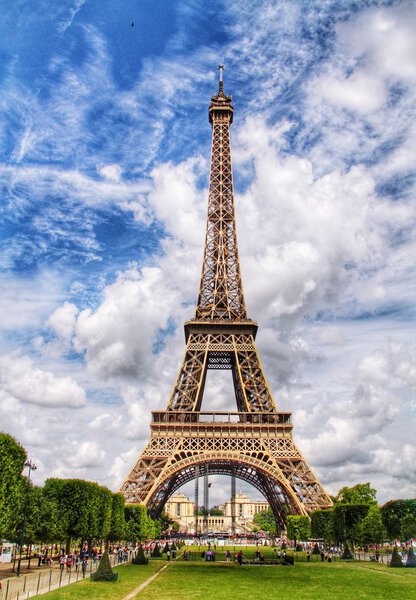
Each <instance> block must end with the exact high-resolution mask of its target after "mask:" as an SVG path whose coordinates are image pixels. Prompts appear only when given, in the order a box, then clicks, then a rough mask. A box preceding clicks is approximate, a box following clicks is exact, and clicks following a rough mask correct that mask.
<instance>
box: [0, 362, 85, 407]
mask: <svg viewBox="0 0 416 600" xmlns="http://www.w3.org/2000/svg"><path fill="white" fill-rule="evenodd" d="M0 385H1V388H2V389H3V390H4V391H5V392H7V393H8V394H10V395H11V396H13V397H14V398H16V399H17V400H20V401H21V402H29V403H32V404H41V405H45V406H50V407H55V408H60V407H66V406H72V407H74V408H77V407H81V406H84V405H85V401H86V399H85V392H84V390H83V389H82V388H81V387H80V386H79V385H78V384H77V383H76V382H75V381H74V380H73V379H72V378H71V377H56V376H55V375H54V374H53V373H51V372H49V371H43V370H41V369H38V368H36V367H34V366H33V363H32V361H31V359H30V358H28V357H25V356H19V355H17V354H15V355H3V356H1V357H0Z"/></svg>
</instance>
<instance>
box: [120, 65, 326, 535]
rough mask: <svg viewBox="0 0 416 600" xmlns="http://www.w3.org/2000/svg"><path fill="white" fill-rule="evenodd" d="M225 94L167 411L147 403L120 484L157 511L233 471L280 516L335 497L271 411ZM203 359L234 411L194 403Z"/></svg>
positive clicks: (280, 416)
mask: <svg viewBox="0 0 416 600" xmlns="http://www.w3.org/2000/svg"><path fill="white" fill-rule="evenodd" d="M231 100H232V99H231V97H230V96H226V95H225V94H224V92H223V83H222V68H220V83H219V90H218V94H217V95H216V96H213V97H212V99H211V104H210V107H209V121H210V123H211V125H212V155H211V170H210V184H209V199H208V218H207V229H206V240H205V252H204V260H203V266H202V275H201V282H200V288H199V295H198V302H197V307H196V313H195V318H194V319H192V320H191V321H188V322H187V323H185V338H186V350H185V356H184V359H183V362H182V365H181V368H180V370H179V374H178V377H177V379H176V382H175V385H174V387H173V391H172V394H171V396H170V399H169V402H168V404H167V407H166V410H165V411H158V412H153V413H152V423H151V437H150V441H149V442H148V444H147V445H146V447H145V449H144V450H143V452H142V454H141V455H140V457H139V459H138V461H137V463H136V465H135V466H134V467H133V469H132V471H131V473H130V474H129V476H128V477H127V479H126V480H125V481H124V483H123V485H122V487H121V492H122V493H123V494H124V496H125V498H126V501H127V502H129V503H134V502H140V503H143V504H145V505H146V506H147V507H148V509H149V512H150V513H151V514H152V515H153V516H158V515H159V514H160V513H161V511H162V509H163V507H164V505H165V503H166V501H167V500H168V498H169V497H170V496H171V495H172V494H173V493H174V492H175V491H176V490H177V489H178V488H179V487H181V486H182V485H184V484H185V483H187V482H189V481H191V480H193V479H195V478H196V477H203V476H204V475H205V473H207V472H208V469H209V473H210V474H225V475H231V476H233V477H238V478H240V479H243V480H244V481H247V482H248V483H250V484H251V485H253V486H254V487H255V488H257V489H258V490H259V491H260V492H261V493H262V494H263V495H264V496H265V498H266V499H267V500H268V502H269V503H270V506H271V508H272V510H273V512H274V515H275V517H276V522H277V524H278V525H280V526H283V525H284V523H285V520H286V516H287V515H288V514H298V515H307V514H309V513H310V512H311V511H313V510H317V509H321V508H327V507H329V506H331V505H332V502H331V499H330V498H329V496H328V495H327V494H326V492H325V491H324V489H323V488H322V486H321V484H320V483H319V481H318V480H317V478H316V477H315V475H314V474H313V472H312V470H311V469H310V467H309V466H308V464H307V462H306V461H305V459H304V458H303V456H302V455H301V453H300V452H299V450H298V449H297V447H296V445H295V444H294V442H293V439H292V423H291V415H290V413H284V412H278V411H277V408H276V405H275V402H274V400H273V397H272V393H271V391H270V388H269V386H268V383H267V380H266V377H265V375H264V372H263V368H262V365H261V362H260V359H259V356H258V354H257V349H256V345H255V337H256V333H257V324H256V323H255V322H254V321H251V320H250V319H249V318H248V317H247V311H246V306H245V302H244V295H243V287H242V282H241V275H240V264H239V258H238V245H237V235H236V221H235V211H234V192H233V178H232V165H231V144H230V125H231V123H232V121H233V107H232V104H231ZM208 369H230V370H231V371H232V377H233V383H234V393H235V399H236V403H237V410H238V412H235V413H218V412H216V413H207V412H201V403H202V398H203V394H204V386H205V380H206V375H207V370H208Z"/></svg>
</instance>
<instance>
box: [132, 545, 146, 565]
mask: <svg viewBox="0 0 416 600" xmlns="http://www.w3.org/2000/svg"><path fill="white" fill-rule="evenodd" d="M131 562H132V564H133V565H147V563H148V562H149V559H148V558H146V557H145V555H144V550H143V546H142V545H141V544H140V546H139V548H138V550H137V554H136V556H135V557H134V558H133V560H132V561H131Z"/></svg>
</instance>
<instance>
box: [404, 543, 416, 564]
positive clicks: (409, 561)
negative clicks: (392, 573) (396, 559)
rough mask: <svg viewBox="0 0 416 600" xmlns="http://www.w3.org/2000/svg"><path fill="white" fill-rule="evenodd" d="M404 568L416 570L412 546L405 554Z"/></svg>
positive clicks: (415, 559)
mask: <svg viewBox="0 0 416 600" xmlns="http://www.w3.org/2000/svg"><path fill="white" fill-rule="evenodd" d="M406 567H411V568H416V556H415V552H414V550H413V546H410V548H409V552H408V553H407V559H406Z"/></svg>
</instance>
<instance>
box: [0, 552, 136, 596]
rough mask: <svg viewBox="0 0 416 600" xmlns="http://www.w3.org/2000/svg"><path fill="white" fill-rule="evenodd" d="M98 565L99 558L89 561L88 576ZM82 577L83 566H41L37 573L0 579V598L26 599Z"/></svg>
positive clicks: (113, 558) (112, 559) (113, 561)
mask: <svg viewBox="0 0 416 600" xmlns="http://www.w3.org/2000/svg"><path fill="white" fill-rule="evenodd" d="M109 558H110V563H111V566H112V567H114V566H117V564H118V563H117V557H116V556H115V555H114V554H111V555H110V556H109ZM33 562H36V561H33ZM121 564H127V563H121ZM98 565H99V561H98V560H97V561H96V562H95V563H94V561H89V564H88V569H87V574H86V576H87V577H88V576H89V575H90V574H91V573H94V572H95V571H96V570H97V569H98ZM80 579H82V571H81V568H80V569H79V570H78V571H75V570H72V571H67V570H64V571H61V570H60V568H59V565H56V566H55V568H52V569H50V568H48V567H40V569H39V570H38V571H37V572H36V573H29V574H26V575H21V576H20V577H16V576H14V577H10V578H9V579H3V580H2V581H0V600H26V599H27V598H33V597H34V596H37V595H38V594H46V592H51V591H52V590H56V589H59V588H61V587H64V586H66V585H69V584H71V583H75V582H76V581H79V580H80Z"/></svg>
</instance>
